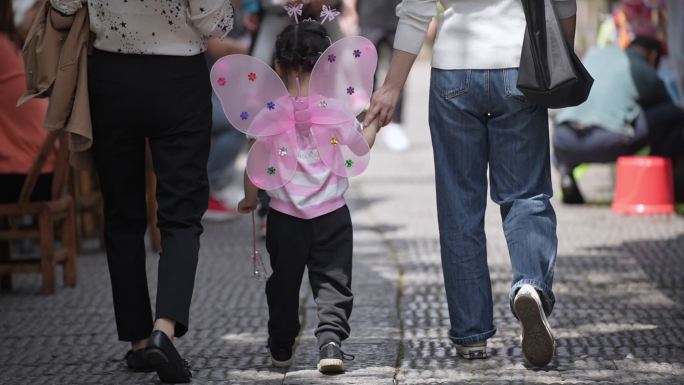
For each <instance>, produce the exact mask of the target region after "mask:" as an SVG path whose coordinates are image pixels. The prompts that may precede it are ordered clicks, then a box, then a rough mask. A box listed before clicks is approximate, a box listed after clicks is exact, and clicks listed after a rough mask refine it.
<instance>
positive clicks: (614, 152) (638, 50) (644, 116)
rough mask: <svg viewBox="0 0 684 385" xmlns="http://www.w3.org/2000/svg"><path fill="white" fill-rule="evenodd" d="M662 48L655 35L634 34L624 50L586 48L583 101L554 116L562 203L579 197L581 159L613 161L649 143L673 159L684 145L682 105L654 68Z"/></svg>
mask: <svg viewBox="0 0 684 385" xmlns="http://www.w3.org/2000/svg"><path fill="white" fill-rule="evenodd" d="M663 53H664V49H663V47H662V43H661V42H660V40H658V39H657V38H655V37H649V36H637V37H636V38H635V39H634V41H632V43H631V44H630V45H629V46H628V48H627V50H623V49H621V48H620V47H617V46H605V47H597V48H595V49H593V50H591V51H590V52H589V53H588V54H587V56H586V58H585V59H584V64H585V66H586V67H587V70H588V71H589V72H590V73H591V74H592V76H593V77H594V79H595V83H594V86H593V88H592V90H591V94H590V95H589V98H588V99H587V101H586V102H584V103H583V104H581V105H579V106H577V107H571V108H566V109H563V110H562V111H560V112H559V113H558V115H557V116H556V118H555V121H556V124H557V125H556V128H555V130H554V135H553V148H554V158H555V164H556V166H557V168H558V170H559V172H560V174H561V188H562V190H563V202H564V203H583V202H584V198H583V197H582V194H581V192H580V191H579V188H578V187H577V184H576V181H575V179H574V177H573V169H574V168H575V167H576V166H578V165H579V164H581V163H607V162H614V161H616V160H617V158H618V157H620V156H623V155H631V154H634V153H636V152H637V151H639V150H640V149H642V148H644V147H645V146H650V153H651V154H652V155H659V156H665V157H669V158H672V159H673V160H676V158H677V157H679V156H681V155H682V149H683V148H684V110H683V109H682V108H680V107H678V106H677V105H675V104H674V103H673V101H672V98H671V97H670V94H669V93H668V91H667V88H666V86H665V83H664V82H663V80H662V79H661V78H660V77H659V76H658V72H657V70H656V69H657V68H658V64H659V62H660V59H661V57H662V55H663Z"/></svg>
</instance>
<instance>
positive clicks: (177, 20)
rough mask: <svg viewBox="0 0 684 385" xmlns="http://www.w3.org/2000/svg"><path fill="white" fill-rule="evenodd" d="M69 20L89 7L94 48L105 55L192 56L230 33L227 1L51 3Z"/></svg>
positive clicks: (61, 0) (87, 0) (86, 0)
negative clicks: (212, 40) (79, 11)
mask: <svg viewBox="0 0 684 385" xmlns="http://www.w3.org/2000/svg"><path fill="white" fill-rule="evenodd" d="M50 3H51V4H52V6H53V7H54V8H55V9H56V10H57V11H59V12H61V13H63V14H66V15H72V14H74V13H76V11H78V9H79V8H81V7H82V4H85V3H87V4H88V11H89V14H90V30H91V31H92V32H93V33H94V34H95V42H94V46H95V48H97V49H100V50H103V51H109V52H119V53H127V54H143V55H173V56H191V55H196V54H199V53H202V52H204V51H205V50H206V49H207V41H208V39H209V38H211V37H224V36H225V35H226V34H227V33H228V32H229V31H230V30H231V29H232V28H233V7H232V5H231V3H230V0H50Z"/></svg>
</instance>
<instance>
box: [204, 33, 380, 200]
mask: <svg viewBox="0 0 684 385" xmlns="http://www.w3.org/2000/svg"><path fill="white" fill-rule="evenodd" d="M376 65H377V53H376V51H375V47H374V46H373V44H372V43H371V42H370V41H369V40H367V39H365V38H361V37H351V38H344V39H342V40H339V41H338V42H336V43H334V44H332V45H331V46H330V47H329V48H328V49H327V50H326V51H325V52H324V53H323V55H321V57H320V58H319V60H318V62H317V63H316V65H315V66H314V69H313V71H312V73H311V79H310V82H309V97H308V98H307V99H308V103H309V104H308V108H307V109H308V111H309V112H310V114H306V116H310V121H309V122H308V123H309V124H310V127H311V129H310V133H311V135H312V136H313V139H314V142H315V144H316V147H317V149H318V152H319V154H320V156H321V160H322V161H323V163H325V165H326V166H328V167H329V168H330V170H331V171H332V172H334V173H335V174H337V175H340V176H344V177H348V176H354V175H358V174H360V173H361V172H363V170H365V168H366V167H367V165H368V160H369V157H370V156H369V152H370V150H369V148H368V144H367V143H366V141H365V140H364V138H363V135H362V132H361V126H360V124H359V123H358V122H357V120H356V115H358V113H359V112H361V111H362V110H363V109H364V108H365V107H366V106H367V105H368V103H369V101H370V96H371V93H372V91H373V74H374V73H375V67H376ZM210 78H211V84H212V87H213V89H214V92H216V95H217V96H218V98H219V100H220V101H221V105H222V107H223V111H224V113H225V114H226V117H227V118H228V120H229V121H230V123H231V124H232V125H233V126H234V127H235V128H237V129H238V130H239V131H241V132H243V133H245V134H247V135H249V136H251V137H254V138H256V142H255V143H254V144H253V145H252V149H251V150H250V152H249V155H248V158H247V174H248V176H249V178H250V179H251V180H252V182H253V183H254V184H255V185H256V186H257V187H259V188H261V189H264V190H273V189H276V188H279V187H282V186H284V185H286V184H287V183H288V182H289V181H290V180H292V177H293V176H294V173H295V171H296V169H297V152H298V151H297V150H298V141H297V128H295V123H297V122H296V120H298V119H296V118H295V108H294V105H293V98H292V97H291V96H290V94H289V92H288V91H287V89H286V88H285V85H284V84H283V82H282V80H281V79H280V77H278V75H277V74H276V73H275V72H274V71H273V70H272V69H271V68H270V67H269V66H268V65H266V64H265V63H264V62H262V61H260V60H259V59H256V58H253V57H250V56H246V55H229V56H225V57H223V58H221V59H219V60H218V61H217V62H216V63H215V64H214V66H213V67H212V69H211V74H210ZM298 116H301V115H298ZM299 123H302V122H299Z"/></svg>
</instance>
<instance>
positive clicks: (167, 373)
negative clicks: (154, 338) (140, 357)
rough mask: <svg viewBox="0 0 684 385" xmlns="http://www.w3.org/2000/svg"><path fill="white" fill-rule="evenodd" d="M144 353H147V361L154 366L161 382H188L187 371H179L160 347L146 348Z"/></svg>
mask: <svg viewBox="0 0 684 385" xmlns="http://www.w3.org/2000/svg"><path fill="white" fill-rule="evenodd" d="M145 353H146V355H147V361H148V362H149V363H150V365H152V366H153V367H154V370H155V371H156V372H157V376H159V380H160V381H161V382H166V383H170V384H184V383H188V382H190V376H188V375H187V373H181V372H179V371H178V369H177V368H176V367H174V366H173V365H171V363H170V362H169V358H168V357H167V356H166V354H164V352H162V351H161V350H160V349H156V348H148V349H147V351H146V352H145ZM185 370H187V369H185Z"/></svg>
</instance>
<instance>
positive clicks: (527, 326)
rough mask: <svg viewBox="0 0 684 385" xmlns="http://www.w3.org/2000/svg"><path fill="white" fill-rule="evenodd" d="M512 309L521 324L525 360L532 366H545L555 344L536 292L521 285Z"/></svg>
mask: <svg viewBox="0 0 684 385" xmlns="http://www.w3.org/2000/svg"><path fill="white" fill-rule="evenodd" d="M513 308H514V309H515V314H516V315H517V316H518V319H519V320H520V323H521V324H522V329H523V330H522V351H523V354H524V355H525V358H526V359H527V361H528V362H529V363H530V364H532V365H534V366H538V367H541V366H545V365H546V364H548V363H549V362H551V359H552V358H553V353H554V350H555V349H556V342H555V341H554V339H553V335H552V334H551V327H549V323H548V322H547V321H546V315H545V314H544V309H543V308H542V303H541V299H540V298H539V294H538V293H537V290H536V289H535V288H534V287H533V286H532V285H522V286H521V287H520V290H518V293H517V294H516V295H515V299H514V300H513Z"/></svg>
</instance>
